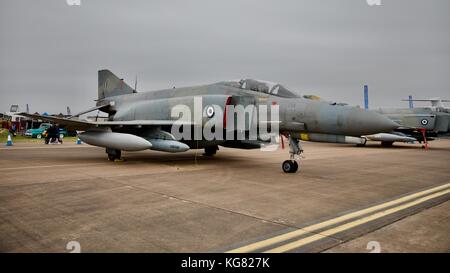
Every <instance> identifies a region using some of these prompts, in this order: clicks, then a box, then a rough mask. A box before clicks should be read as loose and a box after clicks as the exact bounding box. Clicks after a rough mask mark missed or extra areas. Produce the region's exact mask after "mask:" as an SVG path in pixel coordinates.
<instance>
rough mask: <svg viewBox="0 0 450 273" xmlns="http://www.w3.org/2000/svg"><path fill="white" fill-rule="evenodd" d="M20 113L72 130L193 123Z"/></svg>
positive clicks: (185, 122)
mask: <svg viewBox="0 0 450 273" xmlns="http://www.w3.org/2000/svg"><path fill="white" fill-rule="evenodd" d="M18 115H20V116H24V117H29V118H34V119H39V120H45V121H48V122H53V123H57V124H60V125H64V126H66V127H67V128H68V129H72V130H80V131H83V130H87V129H89V128H94V127H114V126H162V125H173V124H175V123H177V124H180V125H193V123H192V122H190V121H177V120H127V121H99V122H97V121H83V120H76V119H67V118H60V117H53V116H43V115H35V114H28V113H19V114H18Z"/></svg>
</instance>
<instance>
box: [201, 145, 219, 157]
mask: <svg viewBox="0 0 450 273" xmlns="http://www.w3.org/2000/svg"><path fill="white" fill-rule="evenodd" d="M218 150H219V147H218V146H212V147H206V148H205V152H204V153H203V155H204V156H213V155H215V154H216V153H217V151H218Z"/></svg>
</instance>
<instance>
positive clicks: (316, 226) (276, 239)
mask: <svg viewBox="0 0 450 273" xmlns="http://www.w3.org/2000/svg"><path fill="white" fill-rule="evenodd" d="M448 187H450V183H447V184H444V185H441V186H438V187H434V188H431V189H428V190H424V191H421V192H417V193H414V194H410V195H407V196H404V197H401V198H398V199H395V200H392V201H389V202H386V203H383V204H379V205H376V206H373V207H369V208H366V209H362V210H359V211H355V212H352V213H349V214H345V215H342V216H339V217H336V218H333V219H330V220H327V221H324V222H321V223H317V224H314V225H311V226H308V227H304V228H301V229H298V230H295V231H291V232H288V233H285V234H281V235H278V236H275V237H272V238H269V239H266V240H262V241H259V242H256V243H253V244H249V245H246V246H242V247H239V248H236V249H232V250H229V251H227V253H247V252H252V251H256V250H258V249H261V248H264V247H268V246H271V245H274V244H277V243H281V242H284V241H287V240H290V239H293V238H295V237H298V236H301V235H304V234H306V233H309V232H311V231H316V230H319V229H322V228H325V227H327V226H331V225H334V224H338V223H340V222H344V221H347V220H350V219H353V218H356V217H359V216H362V215H365V214H368V213H372V212H375V211H377V210H380V209H383V208H386V207H390V206H393V205H397V204H400V203H403V202H406V201H409V200H411V199H414V198H417V197H420V196H423V195H426V194H430V193H432V192H436V191H439V190H443V189H446V188H448Z"/></svg>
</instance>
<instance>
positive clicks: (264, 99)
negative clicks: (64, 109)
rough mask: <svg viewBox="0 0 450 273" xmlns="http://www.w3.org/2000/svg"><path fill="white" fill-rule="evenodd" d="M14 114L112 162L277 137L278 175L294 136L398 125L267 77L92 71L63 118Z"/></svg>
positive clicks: (348, 134)
mask: <svg viewBox="0 0 450 273" xmlns="http://www.w3.org/2000/svg"><path fill="white" fill-rule="evenodd" d="M236 109H243V110H244V111H243V112H239V111H237V110H236ZM96 110H99V111H102V112H104V113H106V114H108V120H106V121H84V120H80V119H79V118H78V117H79V116H81V115H83V114H86V113H89V112H92V111H96ZM242 113H243V114H244V122H242V118H241V116H242ZM191 114H193V116H192V115H191ZM22 115H24V116H29V117H34V118H39V119H42V120H46V121H50V122H54V123H58V124H61V125H64V126H66V127H68V128H69V129H75V130H78V131H79V138H80V139H81V140H82V141H84V142H85V143H88V144H90V145H94V146H99V147H104V148H106V153H107V155H108V159H109V160H118V159H120V158H121V151H141V150H147V149H151V150H157V151H164V152H171V153H177V152H185V151H187V150H189V149H204V151H205V156H212V155H214V154H216V152H217V151H218V150H219V146H223V147H230V148H237V149H257V148H261V147H268V145H267V144H270V143H273V142H272V140H273V136H274V135H278V134H279V135H282V136H284V137H286V138H287V140H288V143H289V154H290V157H289V159H288V160H286V161H284V162H283V163H282V170H283V171H284V172H286V173H295V172H297V170H298V168H299V164H298V160H299V158H300V155H301V154H302V153H303V149H302V147H301V143H300V139H305V138H307V139H306V140H309V141H324V142H336V143H339V142H343V143H355V144H358V143H363V142H365V139H364V138H361V137H360V136H363V135H369V134H374V133H380V132H390V131H392V130H393V129H395V128H397V127H398V126H399V125H398V124H397V123H395V122H394V121H392V120H390V119H388V118H387V117H384V116H383V115H380V114H378V113H375V112H372V111H365V110H363V109H359V108H357V107H350V106H345V105H340V104H336V103H330V102H325V101H316V100H309V99H305V98H303V97H302V96H300V95H298V94H297V93H295V92H293V91H292V90H290V89H288V88H286V87H285V86H284V85H281V84H278V83H273V82H268V81H262V80H255V79H247V78H246V79H240V80H230V81H222V82H218V83H214V84H207V85H201V86H192V87H183V88H171V89H165V90H157V91H150V92H137V91H136V90H135V89H133V88H131V87H130V86H129V85H127V84H126V83H125V82H124V81H123V79H120V78H119V77H117V76H115V75H114V74H113V73H112V72H110V71H109V70H101V71H99V72H98V100H97V103H96V106H95V107H92V108H90V109H88V110H86V111H82V112H80V113H78V114H76V115H74V116H73V117H71V118H58V117H50V116H40V115H32V114H27V113H22ZM255 132H256V133H255ZM207 133H209V135H208V134H207ZM211 134H212V135H213V137H211ZM284 137H281V139H282V140H283V138H284ZM282 144H284V142H283V141H282ZM282 146H284V145H282Z"/></svg>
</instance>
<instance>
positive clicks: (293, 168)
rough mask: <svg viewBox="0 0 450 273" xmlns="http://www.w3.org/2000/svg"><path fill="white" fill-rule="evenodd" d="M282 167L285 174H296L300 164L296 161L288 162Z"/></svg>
mask: <svg viewBox="0 0 450 273" xmlns="http://www.w3.org/2000/svg"><path fill="white" fill-rule="evenodd" d="M281 167H282V169H283V171H284V172H285V173H295V172H297V171H298V163H297V161H295V160H286V161H284V162H283V165H282V166H281Z"/></svg>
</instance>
